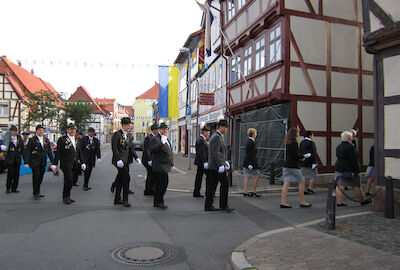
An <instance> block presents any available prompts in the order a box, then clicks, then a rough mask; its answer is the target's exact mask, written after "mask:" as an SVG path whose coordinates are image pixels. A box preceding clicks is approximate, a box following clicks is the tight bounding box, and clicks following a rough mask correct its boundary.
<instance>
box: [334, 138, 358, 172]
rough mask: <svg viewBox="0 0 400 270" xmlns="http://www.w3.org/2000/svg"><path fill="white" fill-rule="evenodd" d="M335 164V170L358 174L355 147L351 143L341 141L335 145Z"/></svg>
mask: <svg viewBox="0 0 400 270" xmlns="http://www.w3.org/2000/svg"><path fill="white" fill-rule="evenodd" d="M336 157H337V160H336V164H335V170H336V171H337V172H353V173H356V174H358V173H359V172H360V169H359V167H358V161H357V156H356V149H355V147H354V145H353V144H352V143H349V142H344V141H343V142H342V143H341V144H339V145H338V147H336Z"/></svg>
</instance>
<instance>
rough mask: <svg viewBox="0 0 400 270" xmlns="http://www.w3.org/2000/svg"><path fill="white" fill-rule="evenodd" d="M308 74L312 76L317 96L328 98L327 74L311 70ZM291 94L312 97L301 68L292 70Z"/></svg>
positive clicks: (292, 68)
mask: <svg viewBox="0 0 400 270" xmlns="http://www.w3.org/2000/svg"><path fill="white" fill-rule="evenodd" d="M308 74H310V77H311V81H312V83H313V85H314V88H315V91H316V92H317V95H318V96H326V72H325V71H321V70H312V69H309V70H308ZM290 93H291V94H295V95H312V92H311V89H310V87H309V86H308V84H307V81H306V78H305V76H304V73H303V70H302V69H301V68H298V67H291V68H290Z"/></svg>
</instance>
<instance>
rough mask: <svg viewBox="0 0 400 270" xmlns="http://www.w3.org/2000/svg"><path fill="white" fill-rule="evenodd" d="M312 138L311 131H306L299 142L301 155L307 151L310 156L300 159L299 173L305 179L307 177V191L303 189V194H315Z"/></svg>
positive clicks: (315, 161) (315, 152)
mask: <svg viewBox="0 0 400 270" xmlns="http://www.w3.org/2000/svg"><path fill="white" fill-rule="evenodd" d="M313 138H314V136H313V134H312V132H311V131H306V132H305V134H304V140H302V141H301V142H300V154H301V156H304V155H306V154H308V153H310V154H311V156H310V157H308V158H305V159H304V160H302V161H300V169H301V174H302V175H303V178H304V179H305V181H306V180H307V179H309V183H308V189H307V191H304V194H315V192H314V181H315V179H317V177H318V170H317V159H316V154H317V150H316V147H315V143H314V141H313Z"/></svg>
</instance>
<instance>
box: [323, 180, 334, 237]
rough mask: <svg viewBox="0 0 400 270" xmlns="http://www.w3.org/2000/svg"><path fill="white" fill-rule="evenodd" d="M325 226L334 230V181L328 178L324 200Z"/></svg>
mask: <svg viewBox="0 0 400 270" xmlns="http://www.w3.org/2000/svg"><path fill="white" fill-rule="evenodd" d="M325 227H326V229H327V230H334V229H335V227H336V182H335V179H331V180H329V184H328V199H327V201H326V218H325Z"/></svg>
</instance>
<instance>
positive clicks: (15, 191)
mask: <svg viewBox="0 0 400 270" xmlns="http://www.w3.org/2000/svg"><path fill="white" fill-rule="evenodd" d="M11 192H12V193H19V190H11Z"/></svg>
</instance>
